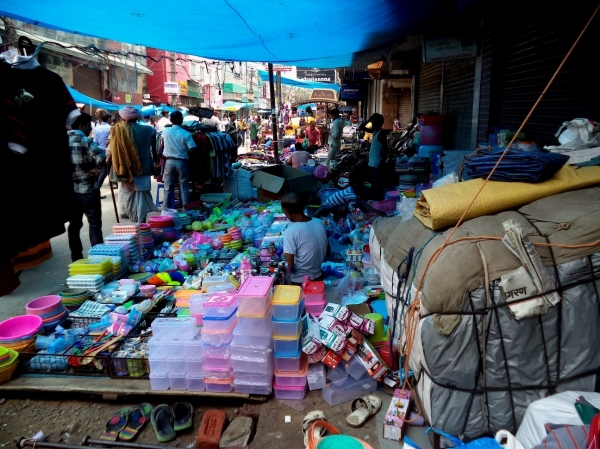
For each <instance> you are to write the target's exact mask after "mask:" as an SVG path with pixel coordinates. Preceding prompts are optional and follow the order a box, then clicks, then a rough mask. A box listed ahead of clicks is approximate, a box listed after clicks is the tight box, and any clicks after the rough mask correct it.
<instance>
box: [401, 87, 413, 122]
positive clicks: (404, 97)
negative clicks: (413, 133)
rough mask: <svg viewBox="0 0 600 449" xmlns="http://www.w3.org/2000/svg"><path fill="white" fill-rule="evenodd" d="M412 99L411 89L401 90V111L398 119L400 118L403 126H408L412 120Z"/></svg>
mask: <svg viewBox="0 0 600 449" xmlns="http://www.w3.org/2000/svg"><path fill="white" fill-rule="evenodd" d="M411 101H412V95H411V89H402V90H401V92H400V111H399V113H398V120H400V126H402V127H406V126H407V125H408V124H409V123H410V121H411V120H412V105H411Z"/></svg>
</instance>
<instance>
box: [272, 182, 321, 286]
mask: <svg viewBox="0 0 600 449" xmlns="http://www.w3.org/2000/svg"><path fill="white" fill-rule="evenodd" d="M281 208H282V209H283V212H284V213H285V216H286V217H287V218H288V220H290V221H291V222H292V223H291V224H290V225H289V226H288V228H287V229H286V230H285V233H284V235H283V252H284V254H285V261H286V262H287V263H288V265H289V267H290V270H291V273H292V282H294V283H297V284H302V282H303V281H304V276H310V279H311V281H314V280H315V279H319V278H320V277H321V264H322V263H323V262H324V261H325V256H326V255H327V248H328V241H327V233H326V232H325V226H323V223H321V220H319V219H317V218H310V217H307V216H306V215H305V214H304V204H302V201H301V200H300V197H299V196H298V195H297V194H296V193H286V194H285V195H284V196H283V198H281Z"/></svg>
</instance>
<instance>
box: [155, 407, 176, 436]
mask: <svg viewBox="0 0 600 449" xmlns="http://www.w3.org/2000/svg"><path fill="white" fill-rule="evenodd" d="M150 416H151V419H150V422H151V423H152V427H153V428H154V433H155V434H156V439H157V440H158V441H160V442H161V443H166V442H168V441H171V440H174V439H175V437H176V436H177V434H176V433H175V428H174V427H173V426H174V423H175V420H174V418H173V412H172V411H171V408H170V407H169V406H168V405H166V404H161V405H158V406H156V407H155V408H154V410H152V414H151V415H150Z"/></svg>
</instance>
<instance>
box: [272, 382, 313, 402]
mask: <svg viewBox="0 0 600 449" xmlns="http://www.w3.org/2000/svg"><path fill="white" fill-rule="evenodd" d="M273 390H274V393H275V398H276V399H304V396H305V395H306V384H305V385H304V386H300V387H290V386H287V387H286V386H283V385H279V384H278V383H277V382H275V383H273Z"/></svg>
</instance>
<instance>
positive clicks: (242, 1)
mask: <svg viewBox="0 0 600 449" xmlns="http://www.w3.org/2000/svg"><path fill="white" fill-rule="evenodd" d="M480 1H481V0H456V1H448V0H424V1H421V2H418V1H414V0H394V1H392V0H369V1H365V0H345V1H343V2H340V1H334V0H327V1H323V2H319V3H318V4H315V5H312V6H311V8H312V13H311V14H309V15H308V16H307V15H305V16H303V20H302V23H301V24H295V23H294V21H293V20H290V19H291V17H293V12H294V11H297V10H298V7H299V5H301V4H300V3H298V1H297V0H261V1H260V2H252V1H248V0H223V1H193V2H187V3H185V5H182V8H183V9H182V10H181V11H177V10H175V9H174V10H173V11H172V14H175V15H176V16H177V26H176V29H173V32H157V31H156V25H157V24H161V23H165V11H166V9H165V6H166V5H165V2H164V1H162V0H146V1H144V2H140V1H139V0H121V1H119V2H113V3H111V4H110V7H104V8H103V7H98V5H96V4H94V3H93V2H92V3H90V2H87V3H86V2H84V3H82V2H80V1H76V0H60V1H53V0H27V1H23V0H2V2H1V3H0V15H3V16H9V17H13V18H15V19H18V20H22V21H24V22H28V23H34V24H36V25H40V26H44V27H48V28H54V29H57V30H62V31H68V32H71V33H76V34H80V35H89V36H95V37H100V38H106V39H112V40H115V41H120V42H127V43H130V44H138V45H144V46H147V47H153V48H158V49H163V50H170V51H175V52H180V53H184V54H189V55H197V56H200V57H205V58H212V59H220V60H235V61H257V62H273V63H279V64H286V65H296V66H303V67H320V68H330V67H334V68H335V67H350V66H354V67H357V66H358V64H357V62H358V61H361V62H362V63H363V64H361V66H362V67H363V68H364V66H365V65H366V64H364V61H366V60H367V59H370V62H374V61H376V60H380V59H381V58H382V55H385V49H389V48H391V47H390V46H391V44H393V43H395V42H396V41H397V40H398V39H400V38H402V37H406V36H409V35H412V34H416V33H420V32H422V31H423V30H424V28H425V27H427V28H429V29H434V27H435V26H436V24H437V23H438V22H436V20H437V21H442V20H443V21H444V23H447V22H448V21H449V20H451V19H452V18H453V17H455V16H456V13H457V12H459V11H460V10H462V9H463V8H464V7H465V6H467V5H469V4H471V3H479V2H480ZM301 7H302V6H301ZM169 14H171V13H169ZM290 14H292V15H290ZM224 30H225V32H224ZM307 30H323V32H325V37H324V38H323V39H320V40H319V43H318V45H315V44H314V42H311V40H310V39H308V38H307V36H308V35H307ZM208 36H211V38H208ZM366 53H368V55H367V54H366ZM366 56H368V58H366ZM367 63H368V62H367Z"/></svg>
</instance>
